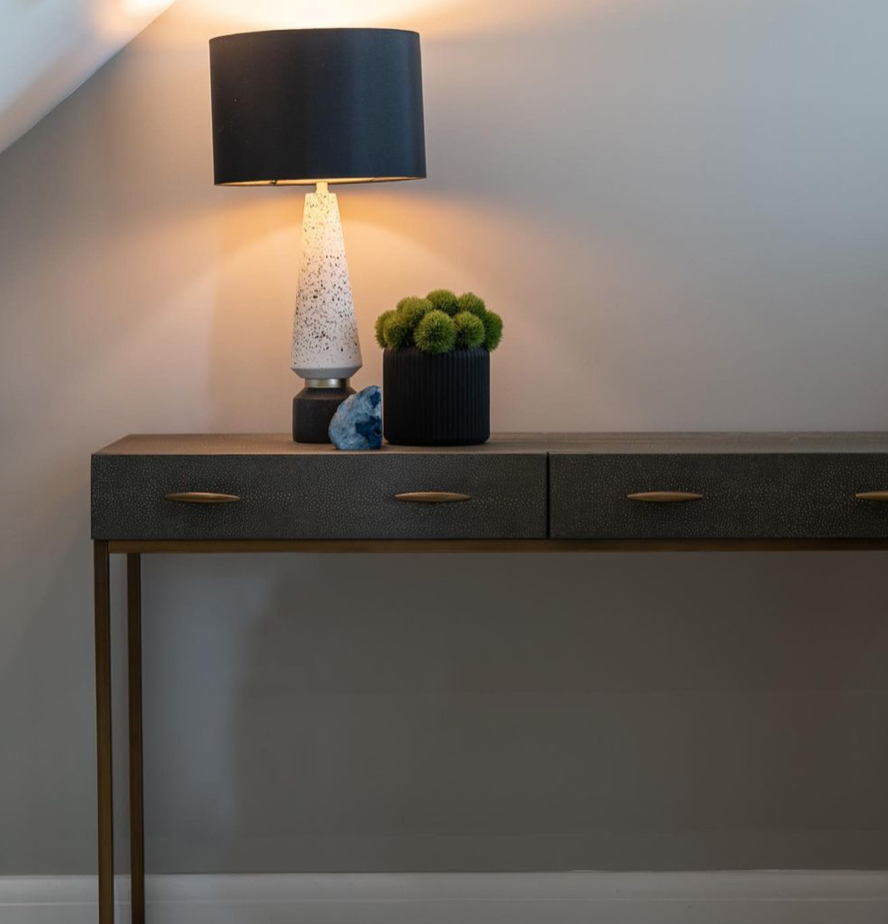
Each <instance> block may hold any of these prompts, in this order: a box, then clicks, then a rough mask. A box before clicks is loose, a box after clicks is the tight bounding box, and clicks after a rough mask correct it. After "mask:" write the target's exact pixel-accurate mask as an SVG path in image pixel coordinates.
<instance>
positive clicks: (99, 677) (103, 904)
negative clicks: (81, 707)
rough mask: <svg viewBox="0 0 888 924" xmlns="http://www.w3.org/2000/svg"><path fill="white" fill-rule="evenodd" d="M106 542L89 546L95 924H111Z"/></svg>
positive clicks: (108, 642) (109, 672) (109, 665)
mask: <svg viewBox="0 0 888 924" xmlns="http://www.w3.org/2000/svg"><path fill="white" fill-rule="evenodd" d="M108 565H109V558H108V543H107V542H95V543H94V544H93V574H94V577H95V613H96V625H95V635H96V756H97V771H96V779H97V781H98V807H99V924H114V800H113V797H112V787H111V784H112V769H111V603H110V590H111V587H110V575H109V567H108Z"/></svg>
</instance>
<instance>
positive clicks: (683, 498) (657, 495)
mask: <svg viewBox="0 0 888 924" xmlns="http://www.w3.org/2000/svg"><path fill="white" fill-rule="evenodd" d="M626 498H627V500H631V501H644V502H645V503H648V504H683V503H686V502H687V501H698V500H703V495H702V494H694V493H692V492H691V491H641V492H639V493H638V494H627V495H626Z"/></svg>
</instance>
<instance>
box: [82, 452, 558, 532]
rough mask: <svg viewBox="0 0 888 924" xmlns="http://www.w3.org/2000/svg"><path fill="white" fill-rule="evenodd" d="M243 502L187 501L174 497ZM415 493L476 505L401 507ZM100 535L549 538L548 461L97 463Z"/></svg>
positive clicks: (303, 456)
mask: <svg viewBox="0 0 888 924" xmlns="http://www.w3.org/2000/svg"><path fill="white" fill-rule="evenodd" d="M183 491H212V492H219V493H224V494H235V495H237V496H239V497H240V498H241V500H240V501H239V502H238V503H233V504H223V505H200V504H181V503H175V502H172V501H168V500H164V496H165V495H166V494H169V493H174V492H183ZM411 491H451V492H457V493H461V494H468V495H469V497H470V500H468V501H462V502H458V503H447V504H417V503H408V502H405V501H399V500H396V499H395V495H396V494H400V493H404V492H411ZM92 514H93V515H92V531H93V538H94V539H543V538H545V536H546V455H545V453H543V452H540V453H515V454H510V453H488V454H471V453H466V454H457V453H449V454H443V453H441V454H438V453H385V452H378V453H336V452H324V453H306V452H303V453H279V454H275V455H258V454H250V455H112V454H108V455H105V454H100V455H96V456H94V457H93V466H92Z"/></svg>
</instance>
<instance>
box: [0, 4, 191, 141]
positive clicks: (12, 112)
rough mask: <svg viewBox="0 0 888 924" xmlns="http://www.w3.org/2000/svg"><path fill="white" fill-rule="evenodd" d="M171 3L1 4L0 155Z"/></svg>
mask: <svg viewBox="0 0 888 924" xmlns="http://www.w3.org/2000/svg"><path fill="white" fill-rule="evenodd" d="M172 3H173V0H2V2H0V151H3V150H4V149H5V148H7V147H9V145H11V144H12V143H13V142H14V141H15V140H16V139H18V138H19V137H21V136H22V135H23V134H24V133H25V132H26V131H28V129H29V128H31V127H32V126H33V125H35V124H36V123H37V122H39V121H40V119H42V118H43V116H45V115H46V114H47V113H48V112H49V111H50V110H52V109H53V108H54V107H55V106H56V105H58V104H59V103H60V102H61V101H62V100H63V99H65V97H66V96H68V95H69V94H70V93H71V92H73V91H74V90H76V89H77V87H79V86H80V84H82V83H83V82H84V81H85V80H86V79H87V78H88V77H90V76H91V75H92V74H94V73H95V72H96V71H97V70H98V69H99V68H100V67H101V66H102V65H103V64H104V63H105V62H106V61H107V60H108V59H109V58H111V57H112V56H113V55H114V54H116V53H117V52H118V51H119V50H120V49H121V48H123V46H124V45H126V44H127V42H129V41H130V39H132V38H133V37H135V36H136V35H137V34H138V33H139V32H141V30H142V29H144V28H145V26H147V25H148V24H149V23H150V22H151V21H152V20H153V19H155V17H157V16H158V15H159V14H160V13H162V12H163V11H164V10H165V9H166V8H167V7H169V6H171V5H172Z"/></svg>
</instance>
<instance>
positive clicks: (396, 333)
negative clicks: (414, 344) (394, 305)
mask: <svg viewBox="0 0 888 924" xmlns="http://www.w3.org/2000/svg"><path fill="white" fill-rule="evenodd" d="M382 332H383V334H384V336H385V345H386V346H387V347H388V348H389V349H390V350H397V349H399V348H400V347H402V346H406V345H407V343H408V342H409V340H410V328H409V327H408V326H407V322H406V321H405V320H404V319H403V318H402V317H401V315H400V314H399V313H398V312H397V311H393V312H392V313H391V315H390V317H389V318H388V319H387V320H386V322H385V324H383V326H382Z"/></svg>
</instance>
